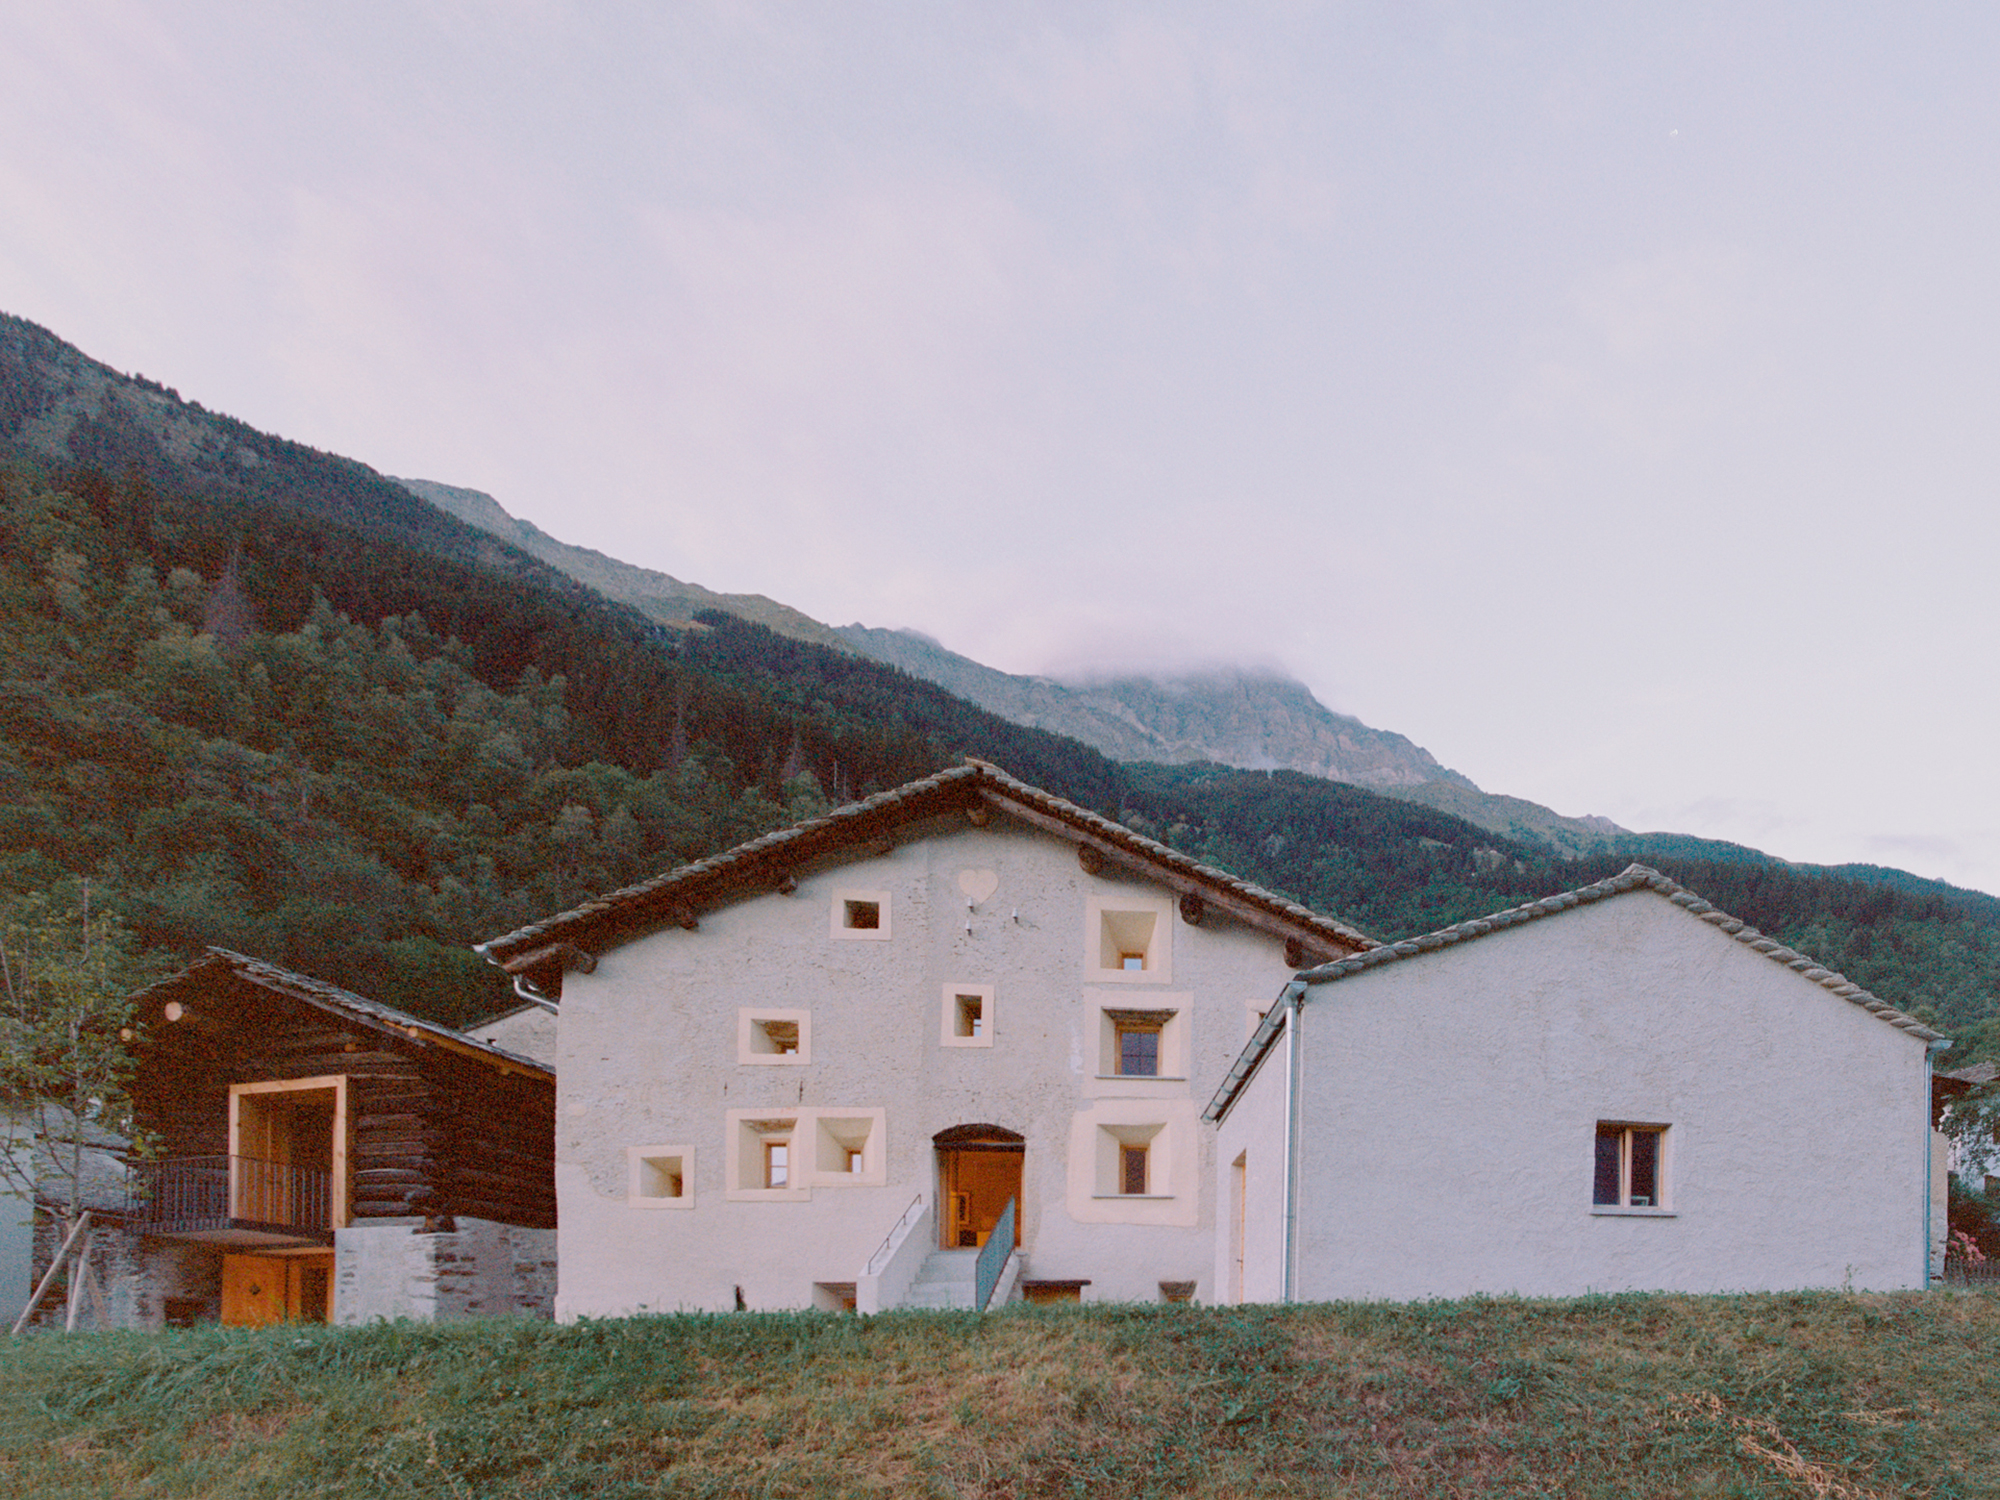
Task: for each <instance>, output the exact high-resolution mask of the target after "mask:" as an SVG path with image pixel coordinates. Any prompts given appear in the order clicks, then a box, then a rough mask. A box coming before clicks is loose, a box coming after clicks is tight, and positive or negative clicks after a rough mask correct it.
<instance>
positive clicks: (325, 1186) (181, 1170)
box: [131, 1156, 333, 1235]
mask: <svg viewBox="0 0 2000 1500" xmlns="http://www.w3.org/2000/svg"><path fill="white" fill-rule="evenodd" d="M332 1189H333V1182H332V1177H331V1175H330V1174H328V1173H327V1172H324V1171H322V1170H320V1169H319V1168H317V1167H299V1166H293V1165H291V1164H289V1163H286V1162H275V1161H261V1160H259V1159H258V1158H257V1157H254V1156H180V1157H172V1158H169V1159H167V1160H164V1161H145V1162H135V1163H133V1167H132V1209H131V1212H132V1217H133V1219H134V1220H135V1221H136V1222H138V1223H139V1224H141V1225H143V1226H144V1227H145V1229H146V1230H147V1231H148V1232H150V1233H153V1234H200V1233H203V1232H204V1231H212V1230H220V1229H232V1228H243V1227H250V1226H255V1227H257V1228H266V1229H283V1230H291V1231H295V1232H297V1233H300V1234H313V1235H324V1234H327V1233H329V1232H330V1231H331V1230H332V1228H333V1191H332Z"/></svg>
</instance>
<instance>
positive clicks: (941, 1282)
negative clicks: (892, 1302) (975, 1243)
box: [903, 1250, 979, 1307]
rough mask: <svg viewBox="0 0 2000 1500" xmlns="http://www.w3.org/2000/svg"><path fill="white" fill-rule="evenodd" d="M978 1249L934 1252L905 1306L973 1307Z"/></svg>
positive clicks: (916, 1281) (905, 1301)
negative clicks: (974, 1276)
mask: <svg viewBox="0 0 2000 1500" xmlns="http://www.w3.org/2000/svg"><path fill="white" fill-rule="evenodd" d="M978 1262H979V1252H978V1251H977V1250H933V1251H931V1253H930V1255H929V1256H928V1257H927V1258H926V1259H925V1261H924V1266H923V1269H922V1270H921V1271H919V1272H917V1279H916V1280H915V1281H914V1282H912V1283H911V1285H910V1291H909V1295H908V1296H907V1297H905V1298H904V1299H903V1306H905V1307H970V1306H972V1294H973V1291H974V1284H973V1271H974V1268H975V1267H976V1266H977V1265H978Z"/></svg>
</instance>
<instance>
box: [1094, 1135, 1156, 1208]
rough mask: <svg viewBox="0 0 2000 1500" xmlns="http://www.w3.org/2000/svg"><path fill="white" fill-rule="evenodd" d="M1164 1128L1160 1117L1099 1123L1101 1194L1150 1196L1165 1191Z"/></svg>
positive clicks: (1098, 1171) (1098, 1184) (1098, 1173)
mask: <svg viewBox="0 0 2000 1500" xmlns="http://www.w3.org/2000/svg"><path fill="white" fill-rule="evenodd" d="M1162 1128H1163V1127H1162V1125H1161V1123H1160V1122H1158V1121H1143V1122H1136V1123H1132V1124H1114V1125H1100V1126H1099V1127H1098V1135H1097V1140H1098V1147H1097V1150H1098V1168H1097V1196H1099V1197H1110V1198H1146V1197H1152V1196H1156V1195H1158V1194H1159V1193H1160V1192H1161V1183H1162V1182H1163V1181H1164V1173H1163V1168H1164V1166H1165V1163H1164V1161H1163V1160H1162V1158H1161V1140H1160V1131H1161V1129H1162Z"/></svg>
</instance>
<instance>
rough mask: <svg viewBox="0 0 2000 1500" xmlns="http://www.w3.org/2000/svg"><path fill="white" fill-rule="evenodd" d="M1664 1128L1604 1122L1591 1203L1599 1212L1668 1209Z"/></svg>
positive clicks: (1600, 1125)
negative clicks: (1663, 1158)
mask: <svg viewBox="0 0 2000 1500" xmlns="http://www.w3.org/2000/svg"><path fill="white" fill-rule="evenodd" d="M1666 1133H1667V1127H1666V1126H1664V1125H1621V1124H1612V1123H1607V1122H1603V1121H1600V1122H1599V1123H1598V1126H1597V1155H1596V1163H1595V1167H1594V1169H1593V1172H1592V1176H1591V1194H1590V1201H1591V1204H1592V1206H1593V1207H1597V1208H1664V1207H1665V1206H1666V1201H1665V1182H1664V1175H1665V1174H1664V1172H1663V1170H1662V1168H1663V1161H1662V1157H1663V1155H1664V1153H1663V1152H1662V1150H1661V1145H1662V1142H1663V1141H1664V1139H1665V1137H1666Z"/></svg>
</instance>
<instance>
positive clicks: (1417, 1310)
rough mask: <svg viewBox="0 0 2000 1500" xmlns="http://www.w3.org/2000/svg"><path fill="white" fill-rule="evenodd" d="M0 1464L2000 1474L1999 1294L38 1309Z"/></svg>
mask: <svg viewBox="0 0 2000 1500" xmlns="http://www.w3.org/2000/svg"><path fill="white" fill-rule="evenodd" d="M0 1493H4V1494H7V1495H22V1496H36V1497H48V1500H57V1497H66V1496H91V1497H100V1496H106V1495H118V1496H126V1495H133V1496H138V1495H145V1496H155V1495H157V1496H193V1495H200V1496H244V1497H249V1496H257V1497H273V1496H315V1497H318V1496H369V1497H377V1496H422V1497H426V1500H428V1497H444V1496H456V1497H470V1496H478V1497H481V1500H484V1497H495V1496H497V1497H516V1496H589V1497H592V1500H619V1497H624V1496H633V1495H655V1494H671V1495H688V1496H700V1495H851V1494H898V1495H954V1496H1013V1495H1202V1496H1222V1495H1281V1494H1285V1495H1334V1496H1345V1495H1371V1496H1373V1495H1423V1496H1453V1495H1538V1494H1547V1495H1581V1496H1591V1495H1630V1496H1638V1495H1646V1496H1656V1495H1731V1496H1749V1495H1773V1496H1791V1495H1796V1496H1822V1497H1860V1496H1881V1495H1908V1494H1917V1495H1936V1496H1971V1495H2000V1297H1996V1296H1995V1295H1993V1294H1989V1293H1967V1292H1932V1293H1929V1294H1923V1295H1919V1294H1914V1293H1912V1294H1907V1295H1894V1296H1868V1295H1843V1294H1838V1293H1813V1294H1799V1295H1788V1296H1746V1297H1673V1296H1650V1297H1649V1296H1626V1297H1603V1298H1585V1299H1581V1300H1576V1301H1567V1302H1520V1301H1506V1300H1496V1301H1471V1302H1453V1303H1447V1302H1438V1303H1428V1304H1421V1305H1417V1306H1361V1305H1332V1306H1319V1307H1293V1308H1226V1309H1211V1308H1187V1307H1159V1308H1152V1307H1146V1308H1138V1307H1085V1308H1077V1307H1070V1308H1059V1307H1052V1308H1023V1309H1017V1310H1010V1311H1008V1312H1005V1313H1001V1314H996V1315H994V1316H990V1317H987V1318H985V1319H980V1318H977V1317H974V1316H972V1315H970V1314H965V1315H960V1314H893V1315H886V1316H883V1317H878V1318H872V1319H860V1318H853V1317H841V1316H836V1315H830V1314H801V1315H779V1314H742V1313H739V1314H734V1315H720V1316H702V1317H661V1318H640V1319H633V1320H630V1321H622V1322H597V1323H580V1324H576V1325H573V1326H570V1327H561V1328H558V1327H554V1326H551V1325H548V1324H542V1323H525V1322H507V1323H498V1322H496V1323H491V1324H486V1325H474V1324H458V1325H453V1326H446V1327H431V1326H422V1327H420V1326H415V1325H410V1324H389V1325H385V1324H376V1325H374V1326H371V1327H367V1328H349V1329H330V1328H316V1327H287V1328H277V1329H268V1330H259V1331H239V1330H224V1329H209V1330H204V1331H198V1332H189V1333H174V1334H165V1335H138V1334H94V1335H78V1336H72V1337H61V1336H41V1337H36V1338H32V1339H28V1340H25V1341H17V1342H15V1343H13V1344H11V1345H8V1346H6V1347H5V1349H4V1351H0Z"/></svg>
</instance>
